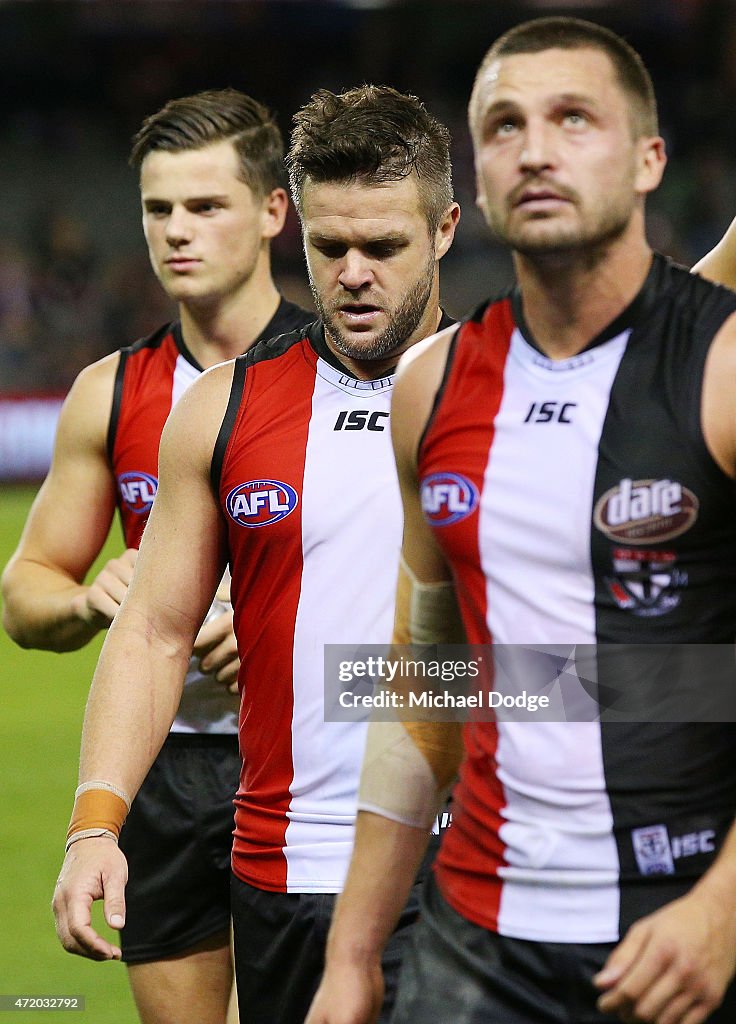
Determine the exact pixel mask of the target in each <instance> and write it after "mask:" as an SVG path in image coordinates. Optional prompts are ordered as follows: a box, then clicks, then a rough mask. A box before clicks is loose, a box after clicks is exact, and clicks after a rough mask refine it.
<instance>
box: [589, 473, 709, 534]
mask: <svg viewBox="0 0 736 1024" xmlns="http://www.w3.org/2000/svg"><path fill="white" fill-rule="evenodd" d="M698 507H699V503H698V499H697V498H696V496H695V495H694V494H693V492H692V491H690V490H688V488H687V487H683V486H682V484H680V483H678V482H677V481H676V480H630V479H625V480H621V481H620V482H619V483H618V484H616V486H615V487H612V488H611V489H610V490H609V491H606V493H605V494H604V495H603V496H602V497H601V498H600V499H599V500H598V502H597V504H596V506H595V512H594V514H593V521H594V522H595V525H596V526H597V527H598V529H599V530H601V531H602V532H603V533H605V535H606V536H607V537H610V538H611V539H612V540H623V541H626V542H627V543H629V544H652V543H657V542H660V541H665V540H671V539H672V538H673V537H679V535H680V534H681V533H684V532H685V531H686V530H689V529H690V527H691V526H692V525H693V523H694V522H695V520H696V519H697V518H698Z"/></svg>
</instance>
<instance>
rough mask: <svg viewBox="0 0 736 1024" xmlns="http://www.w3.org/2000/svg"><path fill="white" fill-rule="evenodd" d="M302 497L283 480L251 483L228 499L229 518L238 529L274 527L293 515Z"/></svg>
mask: <svg viewBox="0 0 736 1024" xmlns="http://www.w3.org/2000/svg"><path fill="white" fill-rule="evenodd" d="M298 503H299V496H298V494H297V493H296V491H295V490H294V488H293V487H292V486H291V485H290V484H285V483H283V482H282V481H281V480H248V481H247V482H246V483H244V484H238V486H237V487H233V489H232V490H231V491H230V493H229V494H228V496H227V501H226V503H225V504H226V508H227V512H228V515H229V516H230V518H231V519H232V520H233V522H235V523H237V524H238V526H270V525H271V524H272V523H278V522H280V521H281V520H282V519H286V517H287V516H288V515H290V514H291V513H292V512H293V511H294V509H295V508H296V506H297V504H298Z"/></svg>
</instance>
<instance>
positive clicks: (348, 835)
mask: <svg viewBox="0 0 736 1024" xmlns="http://www.w3.org/2000/svg"><path fill="white" fill-rule="evenodd" d="M391 385H392V378H385V379H384V380H383V381H355V380H352V379H351V378H346V377H345V375H344V374H342V373H340V372H339V371H338V370H336V369H334V368H333V367H331V366H330V365H329V364H327V363H325V362H324V361H323V360H319V362H318V365H317V377H316V379H315V388H314V395H313V399H312V417H311V421H310V426H309V437H308V441H307V450H306V460H305V468H304V483H303V491H302V547H303V570H302V585H301V593H300V598H299V606H298V610H297V616H296V624H295V630H294V664H293V669H294V710H293V720H292V760H293V769H294V776H293V781H292V784H291V787H290V790H291V794H292V799H291V804H290V808H289V811H288V812H287V814H288V817H289V825H288V826H287V829H286V845H285V849H284V855H285V857H286V861H287V882H286V886H287V891H290V892H338V891H340V890H341V889H342V886H343V883H344V879H345V873H346V871H347V866H348V861H349V859H350V854H351V851H352V845H353V830H354V821H355V813H356V794H357V790H358V780H359V775H360V766H361V762H362V758H363V749H364V746H365V734H366V728H367V726H366V725H365V724H364V723H341V722H325V720H324V644H326V643H343V644H353V645H356V646H357V645H360V644H384V643H385V644H387V643H388V642H389V641H390V639H391V630H392V625H393V609H394V595H395V586H396V575H397V566H398V558H399V550H400V546H401V521H402V516H401V501H400V497H399V488H398V481H397V479H396V470H395V467H394V460H393V453H392V450H391V436H390V432H389V429H388V412H389V407H390V399H391ZM351 413H352V414H354V415H353V417H352V419H351V420H349V419H348V417H350V415H351ZM363 414H367V415H363ZM371 417H372V419H371ZM348 423H352V424H354V426H353V429H348V430H346V429H344V428H345V425H346V424H348ZM361 423H362V424H363V426H358V425H359V424H361ZM371 423H372V424H373V428H372V429H369V424H371ZM338 424H339V425H340V426H338ZM336 427H337V429H336Z"/></svg>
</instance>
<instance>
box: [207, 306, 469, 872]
mask: <svg viewBox="0 0 736 1024" xmlns="http://www.w3.org/2000/svg"><path fill="white" fill-rule="evenodd" d="M450 322H451V321H446V323H450ZM392 385H393V376H391V375H389V376H386V377H383V378H381V379H380V380H368V381H361V380H356V379H355V378H354V377H353V376H351V375H350V373H349V372H348V371H347V370H346V369H345V368H344V367H342V366H340V364H339V363H338V362H337V361H336V360H335V358H334V357H333V356H332V355H331V353H330V352H329V350H328V348H327V346H326V344H325V341H324V330H323V328H322V326H321V325H320V324H314V325H313V326H311V327H310V328H309V329H308V331H307V332H306V333H294V334H291V335H287V336H285V337H283V338H279V339H276V340H275V341H269V342H265V343H263V344H261V345H258V346H256V347H254V348H253V349H251V350H250V351H249V352H248V353H246V354H245V355H244V356H242V357H240V358H239V359H237V360H236V361H235V371H234V379H233V386H232V394H231V400H230V404H229V406H228V410H227V412H226V415H225V419H224V422H223V427H222V430H221V433H220V437H219V438H218V442H217V445H216V447H215V454H214V457H213V476H214V478H215V485H216V490H217V493H218V494H219V498H220V503H221V505H222V509H223V515H224V518H225V522H226V524H227V531H228V538H229V548H230V567H231V572H232V580H233V582H232V600H233V605H234V609H235V634H236V636H237V637H238V645H239V653H240V658H241V668H240V680H239V682H240V689H241V712H240V750H241V754H242V757H243V769H242V774H241V780H240V788H239V790H238V795H237V797H236V800H235V842H234V846H233V870H234V872H235V874H236V875H237V876H238V877H239V878H240V879H242V880H243V881H245V882H247V883H248V884H250V885H253V886H256V887H258V888H261V889H266V890H271V891H275V892H339V891H340V890H341V889H342V886H343V882H344V878H345V873H346V871H347V865H348V860H349V858H350V853H351V849H352V845H353V831H354V821H355V813H356V803H357V790H358V779H359V774H360V766H361V761H362V757H363V749H364V746H365V731H366V724H365V723H364V722H347V723H342V722H325V720H324V715H325V712H324V645H325V644H326V643H331V644H351V645H358V644H385V643H387V642H388V641H389V639H390V637H391V629H392V624H393V605H394V594H395V586H396V575H397V565H398V555H399V549H400V545H401V521H402V516H401V502H400V499H399V490H398V481H397V479H396V469H395V465H394V460H393V453H392V449H391V439H390V433H389V426H388V421H389V403H390V397H391V390H392Z"/></svg>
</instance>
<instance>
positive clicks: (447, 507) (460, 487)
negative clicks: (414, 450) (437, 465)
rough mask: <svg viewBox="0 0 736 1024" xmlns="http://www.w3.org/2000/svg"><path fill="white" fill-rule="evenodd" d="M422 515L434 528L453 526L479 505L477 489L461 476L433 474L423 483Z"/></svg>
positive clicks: (456, 474) (457, 474) (455, 474)
mask: <svg viewBox="0 0 736 1024" xmlns="http://www.w3.org/2000/svg"><path fill="white" fill-rule="evenodd" d="M421 498H422V512H423V513H424V518H425V519H426V520H427V522H428V523H429V524H430V525H431V526H450V525H451V524H452V523H457V522H459V521H460V520H461V519H465V518H466V517H467V516H469V515H470V514H471V513H472V512H474V511H475V509H476V508H477V506H478V488H477V487H476V486H475V484H474V483H472V481H470V480H468V479H467V477H464V476H461V475H460V474H459V473H431V474H430V475H429V476H427V477H425V478H424V480H423V481H422V489H421Z"/></svg>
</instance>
